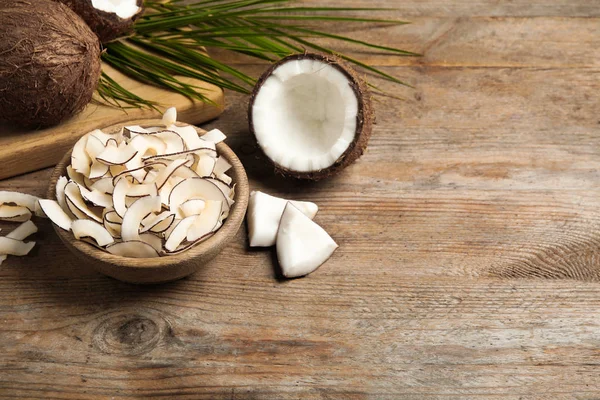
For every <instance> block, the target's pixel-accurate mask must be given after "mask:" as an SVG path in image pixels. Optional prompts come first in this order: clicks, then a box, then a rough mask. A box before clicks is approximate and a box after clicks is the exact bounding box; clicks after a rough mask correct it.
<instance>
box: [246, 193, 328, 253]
mask: <svg viewBox="0 0 600 400" xmlns="http://www.w3.org/2000/svg"><path fill="white" fill-rule="evenodd" d="M288 201H289V200H286V199H282V198H279V197H275V196H271V195H268V194H266V193H263V192H259V191H253V192H252V193H250V200H249V202H248V213H247V214H246V221H247V222H248V238H249V240H250V247H267V246H273V245H274V244H275V240H276V238H277V230H278V229H279V223H280V221H281V215H282V214H283V210H284V209H285V207H286V205H287V203H288ZM290 202H291V203H292V204H293V205H294V206H295V207H296V208H297V209H299V210H300V211H301V212H303V213H304V214H305V215H306V216H308V217H309V218H310V219H313V218H314V217H315V215H316V214H317V211H318V210H319V207H318V206H317V205H316V204H315V203H311V202H308V201H290Z"/></svg>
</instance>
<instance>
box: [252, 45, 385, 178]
mask: <svg viewBox="0 0 600 400" xmlns="http://www.w3.org/2000/svg"><path fill="white" fill-rule="evenodd" d="M304 59H312V60H319V61H323V62H326V63H327V64H329V65H331V66H332V67H334V68H336V69H337V70H338V71H340V72H341V73H342V74H344V75H345V76H346V77H347V78H348V84H349V85H350V87H351V88H352V90H353V91H354V94H356V98H357V99H358V113H357V115H356V135H355V136H354V140H353V141H352V143H351V144H350V146H348V148H347V149H346V151H345V152H344V153H343V154H342V155H341V156H340V157H339V158H338V159H337V161H336V162H335V163H333V164H332V165H331V166H329V167H327V168H325V169H321V170H318V171H310V172H300V171H293V170H290V169H288V168H285V167H283V166H281V165H279V164H277V163H276V162H274V161H273V160H271V159H270V158H269V157H267V156H266V154H265V157H266V158H267V159H268V160H269V161H270V162H271V163H272V164H273V166H274V168H275V172H276V173H279V174H281V175H283V176H289V177H293V178H298V179H307V180H313V181H318V180H321V179H324V178H327V177H330V176H332V175H335V174H337V173H339V172H340V171H342V170H343V169H344V168H346V167H347V166H349V165H350V164H352V163H353V162H354V161H356V160H357V159H358V158H359V157H360V156H362V154H363V153H364V151H365V149H366V148H367V144H368V142H369V138H370V137H371V133H372V131H373V121H374V113H373V106H372V101H371V94H370V92H369V89H368V86H367V83H366V81H365V80H364V79H362V78H361V77H360V76H359V75H358V73H357V72H356V71H355V70H354V69H353V68H352V67H351V66H350V65H348V64H347V63H346V62H344V61H343V60H341V59H340V58H339V57H335V56H332V55H328V54H319V53H301V54H293V55H291V56H287V57H285V58H283V59H281V60H280V61H278V62H276V63H274V64H273V65H272V66H271V67H270V68H269V69H268V70H266V71H265V72H264V73H263V75H262V76H261V77H260V78H259V79H258V81H257V83H256V86H255V87H254V90H253V92H252V95H251V97H250V103H249V105H248V122H249V126H250V132H252V134H253V135H255V132H254V124H253V122H252V109H253V107H254V100H255V99H256V96H257V95H258V92H259V90H260V88H261V87H262V85H263V84H264V83H265V81H266V80H267V79H268V78H269V77H270V76H271V74H272V73H273V71H274V70H275V69H277V67H279V66H280V65H282V64H284V63H286V62H289V61H295V60H304ZM255 137H256V135H255Z"/></svg>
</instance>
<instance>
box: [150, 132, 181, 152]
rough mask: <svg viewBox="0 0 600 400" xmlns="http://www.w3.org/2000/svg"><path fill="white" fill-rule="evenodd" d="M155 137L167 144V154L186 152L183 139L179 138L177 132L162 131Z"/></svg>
mask: <svg viewBox="0 0 600 400" xmlns="http://www.w3.org/2000/svg"><path fill="white" fill-rule="evenodd" d="M154 135H156V137H158V138H159V139H160V140H162V141H163V142H165V145H166V146H167V148H166V150H165V152H166V153H179V152H182V151H184V150H185V143H184V141H183V138H182V137H181V136H179V134H178V133H177V132H173V131H160V132H156V133H155V134H154Z"/></svg>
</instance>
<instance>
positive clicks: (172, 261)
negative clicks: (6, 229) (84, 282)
mask: <svg viewBox="0 0 600 400" xmlns="http://www.w3.org/2000/svg"><path fill="white" fill-rule="evenodd" d="M125 125H140V126H146V127H148V126H160V125H162V123H161V121H160V120H136V121H127V122H125ZM178 125H185V124H179V123H178ZM122 126H123V123H121V124H118V125H112V126H109V127H107V128H103V129H102V130H103V131H105V132H107V133H116V132H118V130H120V129H121V127H122ZM196 129H197V130H198V132H199V133H204V132H205V131H204V130H202V129H199V128H196ZM217 152H218V154H219V155H220V156H222V157H225V158H226V159H227V161H229V163H230V164H231V165H232V166H233V168H232V169H231V170H229V172H228V173H229V175H230V176H231V178H232V179H233V183H235V184H236V186H235V197H234V200H235V203H234V205H233V206H232V208H231V210H230V213H229V216H228V217H227V219H226V220H225V222H224V223H223V226H221V228H220V229H219V230H218V231H217V232H216V233H215V234H214V235H213V236H212V237H210V238H209V239H207V240H205V241H203V242H201V243H199V244H198V245H197V246H194V247H192V248H191V249H188V250H186V251H184V252H182V253H180V254H176V255H170V256H164V257H157V258H130V257H121V256H116V255H113V254H110V253H108V252H106V251H103V250H100V249H98V248H96V247H94V246H92V245H90V244H88V243H85V242H83V241H80V240H77V239H75V237H74V236H73V233H72V232H66V231H65V230H63V229H61V228H59V227H58V226H56V225H54V224H53V225H54V230H55V231H56V233H57V234H58V237H60V239H61V240H62V241H63V243H64V244H65V245H66V246H67V248H68V249H69V250H71V252H72V253H73V254H75V256H77V257H78V258H79V259H80V260H81V261H82V262H83V263H85V264H86V265H90V266H91V267H93V268H94V269H96V270H97V271H99V272H101V273H103V274H105V275H108V276H111V277H113V278H116V279H119V280H121V281H125V282H131V283H161V282H168V281H173V280H176V279H180V278H183V277H184V276H187V275H190V274H192V273H194V272H196V271H198V270H199V269H201V268H202V267H203V266H204V265H205V264H206V263H207V262H208V261H209V260H211V259H212V258H214V257H215V256H216V255H217V254H219V253H220V252H221V251H222V250H223V249H224V248H226V246H227V243H229V242H230V241H231V240H232V239H233V238H234V237H235V235H236V233H237V231H238V229H239V228H240V226H241V224H242V222H243V220H244V215H245V214H246V208H247V206H248V195H249V186H248V178H247V176H246V171H245V170H244V167H243V165H242V163H241V162H240V160H239V159H238V158H237V156H236V155H235V153H234V152H233V151H232V150H231V149H230V148H229V146H227V145H226V144H224V143H219V144H217ZM70 162H71V151H69V152H67V154H65V156H64V157H63V159H62V160H61V161H60V163H59V164H58V165H57V166H56V168H55V169H54V172H53V173H52V177H51V179H50V186H49V187H48V198H49V199H56V181H57V180H58V178H59V177H60V176H66V174H67V170H66V168H67V165H69V164H70Z"/></svg>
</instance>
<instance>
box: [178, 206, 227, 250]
mask: <svg viewBox="0 0 600 400" xmlns="http://www.w3.org/2000/svg"><path fill="white" fill-rule="evenodd" d="M222 208H223V202H222V201H215V200H207V201H206V203H205V206H204V209H203V211H202V213H201V214H200V215H199V216H198V217H197V218H196V219H195V221H194V223H193V225H192V226H191V227H190V229H189V232H188V234H187V240H188V241H190V242H193V241H195V240H198V239H201V238H202V237H204V236H205V235H207V234H209V233H211V232H214V231H215V230H216V229H215V228H216V227H217V225H218V223H219V217H220V216H221V210H222ZM187 218H189V217H187Z"/></svg>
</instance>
